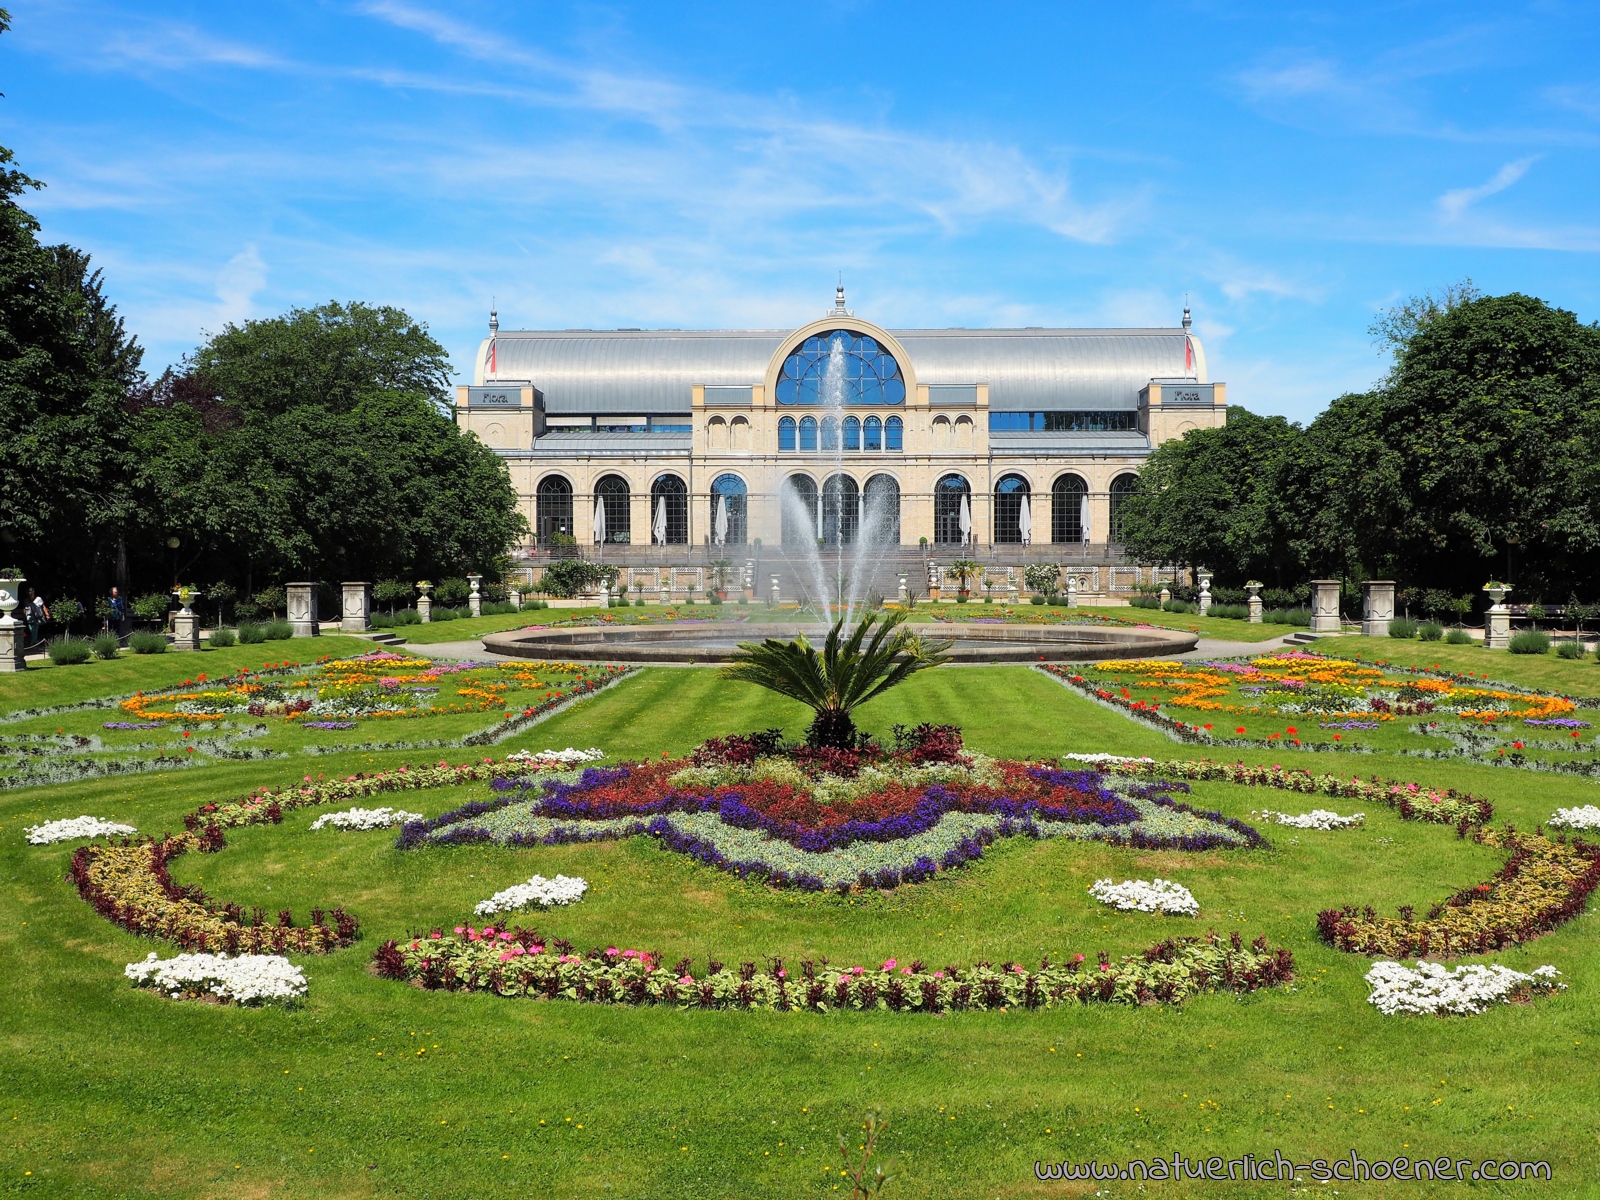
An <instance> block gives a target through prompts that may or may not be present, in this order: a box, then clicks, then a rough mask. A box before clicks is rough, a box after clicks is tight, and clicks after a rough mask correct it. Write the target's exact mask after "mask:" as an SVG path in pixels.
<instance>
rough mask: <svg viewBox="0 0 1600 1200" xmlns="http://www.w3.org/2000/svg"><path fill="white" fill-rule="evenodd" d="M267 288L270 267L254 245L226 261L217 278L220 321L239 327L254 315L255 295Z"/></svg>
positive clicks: (218, 315) (218, 316)
mask: <svg viewBox="0 0 1600 1200" xmlns="http://www.w3.org/2000/svg"><path fill="white" fill-rule="evenodd" d="M266 286H267V264H266V263H264V262H263V261H262V260H261V254H260V252H259V251H258V250H257V249H256V247H255V245H254V243H252V244H251V245H248V246H246V247H245V248H244V249H243V250H241V251H239V253H237V254H235V255H234V256H233V257H232V258H230V259H229V260H228V261H227V264H226V265H225V266H224V267H223V268H222V270H221V271H220V272H219V273H218V275H217V319H218V321H219V322H220V323H221V324H223V325H227V324H230V323H232V324H237V323H239V322H241V321H245V320H248V319H249V318H250V316H251V315H252V310H253V302H254V300H255V296H256V293H257V292H259V291H261V289H263V288H264V287H266Z"/></svg>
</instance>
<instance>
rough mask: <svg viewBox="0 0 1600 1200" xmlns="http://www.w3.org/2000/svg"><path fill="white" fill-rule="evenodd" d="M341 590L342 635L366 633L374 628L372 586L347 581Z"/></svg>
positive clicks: (341, 585) (340, 630)
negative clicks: (371, 618) (371, 619)
mask: <svg viewBox="0 0 1600 1200" xmlns="http://www.w3.org/2000/svg"><path fill="white" fill-rule="evenodd" d="M339 587H340V589H341V595H340V610H339V632H340V633H365V632H367V630H369V629H371V628H372V622H371V621H370V620H369V618H370V617H371V616H372V585H371V584H370V583H363V582H356V583H350V582H348V581H346V582H345V583H342V584H340V585H339Z"/></svg>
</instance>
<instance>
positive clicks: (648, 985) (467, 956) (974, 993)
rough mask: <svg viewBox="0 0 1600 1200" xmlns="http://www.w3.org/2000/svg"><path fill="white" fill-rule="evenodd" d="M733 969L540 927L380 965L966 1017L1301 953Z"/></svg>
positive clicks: (1142, 1000)
mask: <svg viewBox="0 0 1600 1200" xmlns="http://www.w3.org/2000/svg"><path fill="white" fill-rule="evenodd" d="M768 963H769V965H768V966H767V967H765V968H758V967H757V966H756V964H755V963H753V962H746V963H742V964H740V965H739V967H738V968H737V969H733V970H730V969H729V968H728V967H727V966H726V965H725V964H723V963H720V962H716V961H714V960H713V961H711V962H710V963H708V964H707V966H706V969H705V971H704V972H702V973H701V974H700V975H695V974H694V973H693V971H692V966H693V964H692V963H691V962H690V960H688V959H683V960H681V961H680V962H678V963H676V964H674V965H673V966H672V967H671V968H668V967H666V966H665V965H664V964H663V962H662V959H661V956H660V955H659V954H657V953H652V952H645V951H638V950H619V949H618V948H617V947H615V946H611V947H608V948H606V949H604V950H599V949H595V950H590V951H589V952H588V953H586V954H576V953H574V952H573V948H572V946H571V944H570V943H567V942H563V941H553V942H552V941H548V940H547V939H546V938H544V937H543V936H542V935H541V934H539V932H538V931H537V930H532V929H523V928H521V927H518V928H515V929H509V930H506V929H498V930H497V929H495V928H494V927H492V926H490V927H488V928H485V929H482V930H475V929H471V928H470V927H463V928H462V929H461V930H460V931H458V932H457V933H455V934H454V935H453V936H452V935H447V934H445V933H444V931H443V930H438V929H436V930H434V931H433V932H432V933H430V934H428V935H426V936H422V937H414V938H410V939H407V940H405V941H391V942H386V943H385V944H384V945H383V946H382V947H380V948H379V949H378V951H377V953H376V954H375V955H374V956H373V969H374V970H375V971H376V972H377V973H378V974H379V975H382V976H385V977H387V978H390V979H398V980H405V981H408V982H410V983H412V984H414V985H416V986H418V987H423V988H429V989H439V990H444V991H484V992H492V993H494V994H495V995H498V996H506V997H517V996H523V997H531V998H536V999H547V1000H557V999H565V1000H577V1001H587V1002H590V1003H598V1004H626V1005H648V1004H659V1005H671V1006H674V1007H677V1008H680V1009H688V1008H722V1009H771V1010H777V1011H780V1012H796V1011H810V1012H829V1011H833V1010H835V1009H843V1010H851V1009H854V1010H857V1011H870V1010H889V1011H892V1012H929V1013H939V1012H959V1011H963V1010H978V1011H985V1010H999V1011H1001V1012H1006V1011H1009V1010H1011V1009H1037V1008H1058V1007H1063V1006H1067V1005H1078V1004H1095V1003H1102V1004H1177V1003H1181V1002H1182V1001H1184V1000H1186V999H1188V998H1189V997H1190V996H1193V995H1196V994H1198V993H1200V992H1221V991H1229V992H1250V991H1255V990H1256V989H1258V988H1263V987H1271V986H1274V985H1277V984H1282V983H1287V982H1288V981H1289V980H1291V979H1292V978H1293V975H1294V959H1293V957H1292V956H1291V955H1290V953H1289V952H1288V951H1287V950H1285V949H1282V948H1279V949H1272V948H1270V947H1269V946H1268V945H1267V941H1266V939H1265V938H1257V939H1256V940H1255V941H1254V942H1252V943H1250V944H1249V945H1246V944H1245V943H1244V941H1243V939H1241V938H1240V936H1239V935H1238V934H1237V933H1234V934H1231V935H1229V936H1228V937H1226V938H1223V937H1219V936H1218V935H1217V934H1215V933H1207V934H1206V935H1204V936H1203V937H1194V938H1169V939H1168V940H1166V941H1164V942H1159V943H1157V944H1156V945H1154V946H1151V947H1150V948H1149V949H1147V950H1145V951H1144V952H1143V953H1141V954H1131V955H1128V956H1126V957H1124V958H1122V959H1120V960H1119V961H1117V962H1115V963H1113V962H1112V961H1111V960H1110V959H1108V958H1107V957H1106V956H1104V955H1101V956H1100V961H1099V963H1098V964H1097V966H1096V967H1093V968H1091V967H1087V966H1085V963H1084V956H1083V955H1081V954H1079V955H1075V956H1073V958H1072V959H1071V960H1070V961H1068V962H1066V963H1064V964H1055V963H1051V962H1050V961H1049V960H1048V959H1046V960H1045V961H1043V962H1041V963H1040V964H1039V968H1038V969H1037V970H1032V969H1030V968H1028V967H1025V966H1023V965H1022V964H1021V963H1014V962H1007V963H1002V964H1000V965H999V966H995V965H993V964H990V963H985V962H980V963H977V964H975V965H973V966H970V967H955V966H947V967H944V968H942V969H939V970H930V969H929V968H928V967H927V966H926V965H925V964H924V963H921V962H913V963H909V964H907V965H905V966H901V965H900V964H899V963H898V962H897V961H896V960H895V959H892V958H891V959H889V960H888V961H886V962H884V963H883V964H881V965H880V966H877V967H861V966H852V967H845V968H840V967H837V966H832V965H830V964H829V963H828V961H827V960H826V959H820V960H816V961H810V960H807V961H804V962H802V963H800V965H799V968H798V969H797V970H796V971H794V972H791V971H790V970H789V969H788V968H787V967H786V966H785V965H784V961H783V960H782V959H779V958H774V959H769V960H768Z"/></svg>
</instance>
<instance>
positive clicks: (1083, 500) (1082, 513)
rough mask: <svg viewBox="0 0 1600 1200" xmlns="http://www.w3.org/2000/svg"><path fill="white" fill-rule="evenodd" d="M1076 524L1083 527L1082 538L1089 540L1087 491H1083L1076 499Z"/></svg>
mask: <svg viewBox="0 0 1600 1200" xmlns="http://www.w3.org/2000/svg"><path fill="white" fill-rule="evenodd" d="M1078 524H1079V525H1080V526H1081V527H1082V529H1083V540H1084V541H1085V542H1087V541H1088V540H1089V493H1088V492H1084V493H1083V495H1082V496H1081V497H1079V499H1078Z"/></svg>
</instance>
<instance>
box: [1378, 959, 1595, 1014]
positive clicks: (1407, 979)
mask: <svg viewBox="0 0 1600 1200" xmlns="http://www.w3.org/2000/svg"><path fill="white" fill-rule="evenodd" d="M1560 974H1561V972H1560V971H1558V970H1556V969H1555V968H1554V967H1552V966H1548V965H1546V966H1543V967H1535V968H1534V969H1533V971H1532V972H1530V973H1527V974H1524V973H1523V972H1521V971H1513V970H1512V969H1511V968H1510V967H1503V966H1501V965H1500V964H1499V963H1489V964H1488V965H1486V966H1476V965H1473V966H1462V967H1457V968H1455V970H1453V971H1452V970H1451V969H1450V968H1448V967H1442V966H1440V965H1439V964H1438V963H1430V962H1419V963H1417V965H1416V969H1415V970H1413V969H1411V968H1410V967H1407V966H1406V965H1405V964H1404V963H1397V962H1379V963H1373V964H1372V970H1370V971H1368V972H1367V974H1366V976H1365V978H1366V981H1367V984H1368V986H1370V987H1371V988H1372V994H1371V995H1370V996H1368V997H1367V1000H1368V1001H1369V1002H1370V1003H1371V1004H1372V1006H1373V1007H1374V1008H1376V1009H1377V1010H1378V1011H1379V1012H1381V1013H1382V1014H1383V1015H1384V1016H1386V1017H1392V1016H1395V1015H1396V1014H1401V1013H1406V1014H1429V1015H1435V1016H1441V1017H1450V1016H1469V1015H1471V1014H1474V1013H1481V1012H1483V1011H1485V1010H1486V1009H1488V1008H1491V1007H1493V1006H1494V1005H1497V1004H1510V1003H1511V1002H1512V1001H1517V1000H1520V1001H1526V1000H1532V999H1533V998H1534V997H1535V996H1548V995H1551V994H1552V993H1555V992H1560V991H1565V990H1566V987H1567V985H1566V984H1564V983H1562V982H1560V980H1559V978H1558V977H1559V976H1560Z"/></svg>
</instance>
